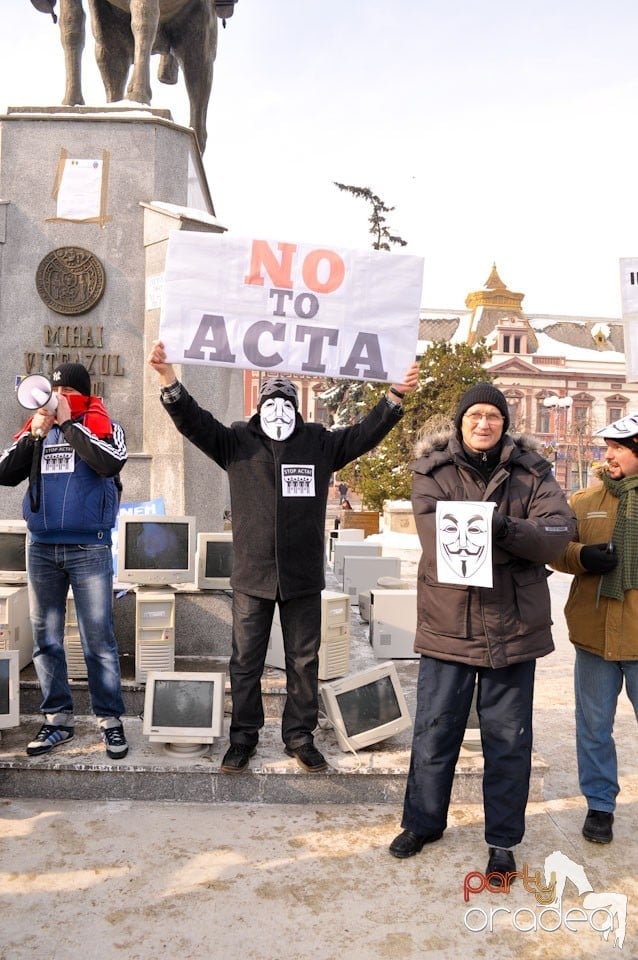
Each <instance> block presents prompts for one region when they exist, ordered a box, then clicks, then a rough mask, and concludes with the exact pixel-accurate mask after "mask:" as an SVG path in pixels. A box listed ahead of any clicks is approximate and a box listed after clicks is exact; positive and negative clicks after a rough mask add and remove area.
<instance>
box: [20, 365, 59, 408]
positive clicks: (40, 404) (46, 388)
mask: <svg viewBox="0 0 638 960" xmlns="http://www.w3.org/2000/svg"><path fill="white" fill-rule="evenodd" d="M18 403H19V404H20V406H21V407H24V408H25V410H40V408H44V409H45V410H46V411H47V413H55V411H56V410H57V409H58V395H57V393H54V392H53V387H52V386H51V383H50V381H49V380H47V378H46V377H42V376H40V374H39V373H32V374H30V375H29V376H28V377H25V378H24V379H23V380H21V381H20V384H19V386H18Z"/></svg>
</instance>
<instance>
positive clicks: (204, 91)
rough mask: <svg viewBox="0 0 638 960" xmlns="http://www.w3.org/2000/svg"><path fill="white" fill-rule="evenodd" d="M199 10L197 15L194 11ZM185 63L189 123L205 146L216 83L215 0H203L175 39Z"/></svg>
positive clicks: (203, 148) (200, 145)
mask: <svg viewBox="0 0 638 960" xmlns="http://www.w3.org/2000/svg"><path fill="white" fill-rule="evenodd" d="M195 14H197V15H195ZM174 50H175V52H176V54H177V56H178V59H179V61H180V63H181V64H182V72H183V74H184V83H185V84H186V90H187V91H188V99H189V102H190V125H191V127H192V128H193V130H194V131H195V135H196V136H197V142H198V144H199V149H200V151H201V152H202V153H203V152H204V150H205V148H206V136H207V134H206V114H207V111H208V101H209V99H210V93H211V89H212V85H213V65H214V63H215V56H216V54H217V16H216V14H215V4H214V0H200V3H199V5H198V9H197V11H193V12H192V14H191V16H190V18H189V19H188V22H187V23H186V22H185V23H183V24H182V30H181V33H180V35H179V37H178V38H176V40H175V43H174Z"/></svg>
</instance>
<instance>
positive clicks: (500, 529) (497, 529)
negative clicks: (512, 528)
mask: <svg viewBox="0 0 638 960" xmlns="http://www.w3.org/2000/svg"><path fill="white" fill-rule="evenodd" d="M492 536H493V537H494V539H495V540H502V539H503V537H505V536H507V517H506V516H504V515H503V514H502V513H499V512H498V510H494V512H493V513H492Z"/></svg>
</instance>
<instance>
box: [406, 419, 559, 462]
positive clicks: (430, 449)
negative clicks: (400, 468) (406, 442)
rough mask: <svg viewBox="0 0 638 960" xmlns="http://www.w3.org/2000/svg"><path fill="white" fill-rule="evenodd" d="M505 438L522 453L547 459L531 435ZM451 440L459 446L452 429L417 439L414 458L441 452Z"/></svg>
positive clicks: (516, 435) (511, 434)
mask: <svg viewBox="0 0 638 960" xmlns="http://www.w3.org/2000/svg"><path fill="white" fill-rule="evenodd" d="M506 437H509V438H510V440H512V441H513V443H514V444H515V446H517V447H518V448H519V449H520V450H521V452H522V453H536V454H538V456H539V457H542V458H543V459H544V460H547V457H545V455H544V454H543V453H542V452H541V451H542V449H543V444H542V443H541V442H540V440H539V439H538V438H537V437H535V436H533V435H532V434H531V433H506V434H504V439H505V438H506ZM452 440H456V442H457V443H459V445H460V440H459V437H458V433H457V432H456V430H455V429H454V427H449V428H447V429H442V430H437V431H435V432H434V433H430V434H425V435H424V436H422V437H419V439H418V440H417V442H416V443H415V445H414V458H415V459H419V457H427V456H429V455H430V454H431V453H434V451H443V450H445V449H446V447H447V446H448V444H449V443H450V441H452ZM547 462H548V463H549V462H550V461H549V460H548V461H547Z"/></svg>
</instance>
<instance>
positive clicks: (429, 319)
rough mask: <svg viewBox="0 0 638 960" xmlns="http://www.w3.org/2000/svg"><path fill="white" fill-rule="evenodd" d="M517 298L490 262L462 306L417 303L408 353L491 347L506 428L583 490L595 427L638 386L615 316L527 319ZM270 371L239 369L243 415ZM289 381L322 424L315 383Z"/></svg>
mask: <svg viewBox="0 0 638 960" xmlns="http://www.w3.org/2000/svg"><path fill="white" fill-rule="evenodd" d="M524 296H525V295H524V294H523V293H516V292H515V291H512V290H509V289H508V288H507V286H506V285H505V284H504V283H503V281H502V280H501V278H500V276H499V274H498V270H497V268H496V265H494V266H493V267H492V270H491V272H490V274H489V276H488V278H487V280H486V282H485V285H484V287H482V288H481V289H480V290H476V291H473V292H471V293H469V294H468V296H467V297H466V299H465V309H462V310H435V309H430V308H422V309H421V311H420V319H419V347H418V351H419V354H420V355H422V354H423V353H424V352H425V350H426V349H427V347H428V345H430V344H432V343H433V342H435V341H440V340H445V341H447V342H449V343H452V344H454V343H469V344H470V345H475V344H477V343H479V342H480V341H481V340H484V341H485V343H486V344H487V345H488V347H489V348H490V349H491V351H492V356H491V359H490V361H489V362H488V363H487V364H486V370H489V372H490V373H491V374H492V376H493V379H494V383H495V384H496V386H498V387H499V388H500V389H501V390H502V391H503V393H504V394H505V396H506V398H507V403H508V406H509V410H510V419H511V427H510V429H511V430H512V431H513V432H520V433H531V434H533V435H534V436H536V437H537V438H538V439H539V440H540V441H541V443H542V444H543V447H544V452H545V454H546V455H547V456H548V458H549V459H550V460H552V462H553V464H554V472H555V475H556V478H557V480H558V482H559V483H560V484H561V486H562V487H563V488H564V489H565V490H566V491H567V492H570V491H572V490H577V489H578V488H579V487H583V486H587V484H588V483H589V482H590V480H591V478H592V470H593V468H594V467H595V465H596V463H597V462H598V460H599V458H600V456H601V452H602V451H603V450H604V443H603V442H602V441H601V440H600V439H599V438H596V437H594V436H593V434H594V433H595V431H596V430H598V429H600V428H601V427H604V426H605V425H606V424H608V423H611V422H612V421H614V420H618V419H620V417H623V416H625V415H626V414H627V413H630V412H633V411H638V383H636V382H631V381H628V380H627V376H626V365H625V352H624V325H623V322H622V320H621V319H619V318H609V317H578V316H559V315H551V314H537V315H534V316H532V315H530V316H527V315H526V314H525V313H524V311H523V306H522V304H523V300H524ZM274 374H275V371H273V372H272V373H268V374H265V373H263V372H260V371H256V370H247V371H245V376H244V399H245V415H246V417H249V416H250V415H251V414H252V413H253V412H254V410H255V409H256V406H257V396H258V393H259V386H260V384H261V382H262V380H263V379H264V378H265V377H267V376H273V375H274ZM290 379H291V380H293V381H294V383H295V384H296V386H297V389H298V391H299V398H300V401H299V410H300V413H301V415H302V416H303V417H304V419H305V420H310V421H313V420H314V421H316V422H319V423H325V424H326V425H329V423H330V414H329V411H328V410H327V409H326V407H325V404H324V403H323V402H322V400H321V393H322V392H323V391H324V390H325V388H326V383H325V381H324V380H321V379H319V378H312V377H301V376H297V375H294V374H293V375H292V376H291V377H290Z"/></svg>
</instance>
